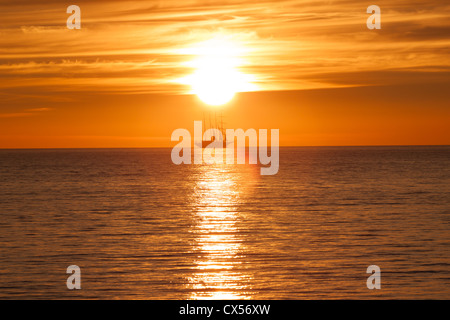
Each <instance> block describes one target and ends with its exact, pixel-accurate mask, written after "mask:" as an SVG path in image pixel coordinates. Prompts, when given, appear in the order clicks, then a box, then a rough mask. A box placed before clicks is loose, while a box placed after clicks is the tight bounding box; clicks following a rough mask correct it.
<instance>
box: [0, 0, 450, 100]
mask: <svg viewBox="0 0 450 320" xmlns="http://www.w3.org/2000/svg"><path fill="white" fill-rule="evenodd" d="M77 5H79V6H80V7H81V12H82V29H81V30H68V29H67V28H66V27H65V22H66V19H67V17H68V15H67V13H66V12H65V9H66V8H65V6H64V5H63V4H61V2H60V1H54V0H52V1H46V2H43V1H31V0H30V1H25V0H20V1H14V2H6V1H2V2H0V10H1V11H2V12H3V13H6V14H4V17H3V18H2V25H1V27H0V33H1V34H2V37H1V38H0V46H1V47H2V52H1V53H0V85H1V87H2V88H4V89H3V90H11V89H13V88H33V87H39V88H43V90H45V92H43V94H46V95H48V94H49V93H50V92H53V91H54V92H61V91H98V92H103V91H108V92H111V91H114V92H117V93H124V92H126V93H129V92H147V93H151V92H154V93H162V92H163V93H168V94H182V93H186V92H188V91H189V88H187V87H186V86H183V85H179V84H176V83H174V81H173V80H174V79H177V78H180V77H183V76H184V75H186V73H187V72H190V71H191V70H189V68H186V67H185V66H183V63H184V62H186V61H187V60H189V59H192V57H191V56H189V55H185V54H180V53H178V52H179V49H181V48H187V47H189V46H192V45H193V44H195V43H196V42H200V41H203V40H205V39H208V37H212V36H214V35H215V34H217V33H225V34H229V35H233V36H235V37H236V38H238V39H239V41H240V42H242V44H243V45H245V46H247V47H248V48H250V49H251V50H249V52H248V54H247V55H246V57H245V60H246V64H245V65H243V66H242V70H244V71H245V72H248V73H252V74H253V75H254V76H255V77H256V78H257V79H259V84H260V87H261V89H263V90H283V89H306V88H315V87H335V86H336V87H337V86H353V85H357V84H361V85H378V84H379V83H380V82H383V81H388V82H389V83H396V84H401V83H405V81H406V82H408V81H409V79H408V77H417V81H420V79H422V76H423V73H420V72H418V71H417V70H419V69H423V68H425V67H428V66H440V67H442V68H444V69H445V68H446V67H448V66H450V55H449V49H448V48H449V43H448V32H449V30H450V21H449V20H448V16H449V13H450V6H449V5H448V3H447V1H443V0H439V1H436V0H432V1H417V0H412V1H406V0H399V1H396V2H395V3H392V2H391V1H386V0H380V1H378V2H377V5H379V6H380V7H381V12H382V29H381V30H368V29H367V28H366V19H367V17H368V14H367V13H366V5H365V4H362V3H360V2H355V1H349V0H340V1H320V2H317V1H315V2H313V1H306V0H299V1H292V0H285V1H274V0H269V1H256V0H250V1H245V2H242V1H237V0H232V1H223V0H222V1H191V0H183V1H175V0H173V1H133V2H130V1H119V0H114V1H108V2H107V3H105V2H92V1H84V0H81V1H78V2H77ZM394 69H396V70H399V69H403V70H406V69H407V70H408V74H404V76H400V75H399V74H398V73H397V74H396V76H395V77H391V75H392V74H390V73H388V72H386V70H394ZM444 69H442V70H444ZM414 71H417V72H414ZM370 74H372V75H373V74H376V77H370V76H368V75H370ZM423 79H425V78H423Z"/></svg>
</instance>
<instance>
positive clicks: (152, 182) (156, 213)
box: [0, 147, 450, 299]
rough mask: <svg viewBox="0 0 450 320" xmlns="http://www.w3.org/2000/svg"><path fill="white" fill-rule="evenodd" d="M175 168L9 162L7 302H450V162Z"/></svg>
mask: <svg viewBox="0 0 450 320" xmlns="http://www.w3.org/2000/svg"><path fill="white" fill-rule="evenodd" d="M170 152H171V150H170V149H99V150H0V298H1V299H75V298H77V299H80V298H81V299H413V298H420V299H422V298H423V299H450V147H345V148H337V147H336V148H332V147H323V148H309V147H308V148H306V147H305V148H281V150H280V171H279V173H278V174H277V175H275V176H261V175H260V174H259V169H260V168H259V166H258V165H223V166H213V165H182V166H176V165H174V164H172V162H171V159H170ZM70 265H78V266H79V267H80V268H81V282H82V284H81V286H82V289H81V290H74V291H70V290H68V289H67V287H66V279H67V277H68V276H69V275H68V274H66V268H67V267H68V266H70ZM370 265H377V266H379V267H380V269H381V289H380V290H369V289H368V288H367V286H366V280H367V277H368V276H369V274H367V273H366V270H367V267H368V266H370Z"/></svg>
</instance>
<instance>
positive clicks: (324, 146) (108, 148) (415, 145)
mask: <svg viewBox="0 0 450 320" xmlns="http://www.w3.org/2000/svg"><path fill="white" fill-rule="evenodd" d="M279 147H280V148H358V147H359V148H363V147H364V148H377V147H450V144H411V145H408V144H398V145H395V144H391V145H388V144H380V145H315V146H279ZM245 148H248V146H246V147H245ZM253 148H254V147H253ZM99 149H100V150H101V149H104V150H112V149H173V147H36V148H21V147H18V148H1V147H0V150H99Z"/></svg>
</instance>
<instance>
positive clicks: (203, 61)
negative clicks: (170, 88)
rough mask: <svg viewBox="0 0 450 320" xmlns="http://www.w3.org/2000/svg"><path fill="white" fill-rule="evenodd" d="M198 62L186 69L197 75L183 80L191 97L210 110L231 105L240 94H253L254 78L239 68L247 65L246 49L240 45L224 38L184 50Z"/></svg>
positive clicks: (190, 63)
mask: <svg viewBox="0 0 450 320" xmlns="http://www.w3.org/2000/svg"><path fill="white" fill-rule="evenodd" d="M185 53H187V54H192V55H194V56H195V59H193V60H191V61H189V62H188V63H187V66H188V67H190V68H192V69H193V70H194V71H193V73H192V74H191V75H189V76H187V77H185V78H183V79H182V81H181V82H182V83H184V84H187V85H189V86H190V87H191V92H190V93H192V94H196V95H197V96H198V98H199V99H200V100H201V101H203V102H204V103H206V104H208V105H210V106H221V105H224V104H226V103H228V102H230V101H231V100H232V99H233V97H234V96H235V95H236V93H237V92H242V91H254V90H255V89H256V86H255V85H254V84H252V81H253V80H254V79H253V77H252V76H251V75H248V74H245V73H243V72H242V71H241V70H240V67H241V66H242V65H244V64H245V62H244V60H243V59H242V55H243V54H244V53H245V49H244V48H243V47H242V46H240V45H239V44H238V43H237V42H235V41H231V40H230V39H227V38H224V37H215V38H213V39H210V40H207V41H205V42H202V43H199V44H197V45H195V46H193V47H192V48H189V49H187V50H185Z"/></svg>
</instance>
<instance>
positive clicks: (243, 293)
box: [188, 165, 253, 300]
mask: <svg viewBox="0 0 450 320" xmlns="http://www.w3.org/2000/svg"><path fill="white" fill-rule="evenodd" d="M233 169H234V170H233ZM198 170H199V172H198V173H197V174H198V176H197V177H196V187H195V191H194V196H193V202H194V206H195V208H196V209H197V210H196V213H195V215H196V216H195V221H196V223H195V226H194V228H193V232H194V233H195V242H194V248H193V252H194V253H195V254H196V260H195V265H194V267H193V269H194V270H193V274H192V276H191V277H190V278H189V279H188V280H189V285H188V286H189V290H190V292H191V293H190V297H189V298H190V299H218V300H223V299H250V298H251V297H252V295H253V292H252V289H251V286H250V283H251V280H252V277H251V276H250V275H249V274H247V273H246V272H245V266H244V259H245V254H246V249H245V245H244V243H243V239H242V235H241V234H240V230H239V221H240V219H242V217H240V215H239V212H238V205H239V204H240V203H242V201H243V197H244V196H245V192H247V190H248V188H247V187H246V184H248V183H249V182H248V181H251V180H252V179H248V177H246V174H245V172H242V171H241V172H239V171H237V170H235V168H233V167H232V166H231V167H230V166H226V165H222V166H199V167H198Z"/></svg>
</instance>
